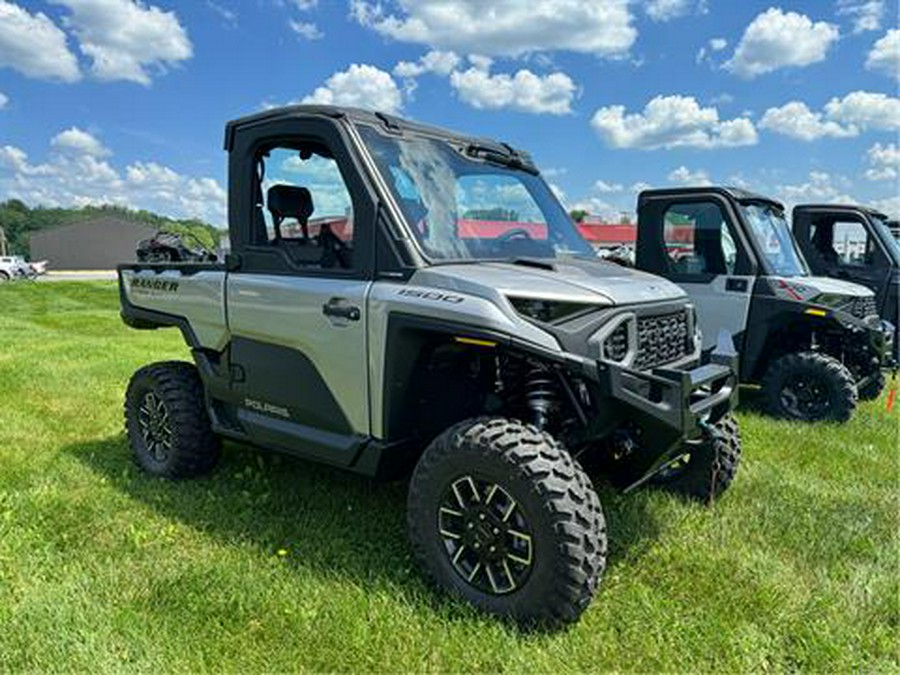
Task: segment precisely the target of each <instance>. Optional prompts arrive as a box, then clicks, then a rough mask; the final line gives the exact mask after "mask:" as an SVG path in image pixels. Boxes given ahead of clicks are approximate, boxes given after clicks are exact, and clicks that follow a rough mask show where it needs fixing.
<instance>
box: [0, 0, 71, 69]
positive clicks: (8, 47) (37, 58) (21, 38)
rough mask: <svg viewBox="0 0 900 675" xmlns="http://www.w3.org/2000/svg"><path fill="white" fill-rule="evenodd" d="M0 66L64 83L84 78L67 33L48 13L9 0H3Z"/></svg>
mask: <svg viewBox="0 0 900 675" xmlns="http://www.w3.org/2000/svg"><path fill="white" fill-rule="evenodd" d="M0 68H12V69H13V70H18V71H19V72H20V73H22V74H23V75H26V76H28V77H35V78H40V79H49V80H61V81H63V82H75V81H77V80H79V79H80V78H81V72H80V70H79V68H78V60H77V59H76V58H75V55H74V54H73V53H72V52H71V51H69V47H68V45H67V44H66V34H65V33H63V31H62V30H61V29H60V28H59V27H58V26H57V25H56V24H55V23H53V21H52V20H50V19H49V18H48V17H47V15H46V14H43V13H41V12H37V13H36V14H29V13H28V12H27V11H26V10H24V9H22V8H21V7H19V6H18V5H16V4H14V3H12V2H7V0H0Z"/></svg>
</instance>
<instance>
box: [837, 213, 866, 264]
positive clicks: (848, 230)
mask: <svg viewBox="0 0 900 675" xmlns="http://www.w3.org/2000/svg"><path fill="white" fill-rule="evenodd" d="M872 244H873V242H871V241H869V233H868V232H867V231H866V228H865V226H864V225H863V224H862V223H860V222H858V221H836V222H835V223H834V226H833V228H832V233H831V246H832V248H833V250H834V252H835V254H836V256H837V262H838V264H841V265H852V266H862V265H868V264H869V263H870V262H871V260H872V252H873V251H872Z"/></svg>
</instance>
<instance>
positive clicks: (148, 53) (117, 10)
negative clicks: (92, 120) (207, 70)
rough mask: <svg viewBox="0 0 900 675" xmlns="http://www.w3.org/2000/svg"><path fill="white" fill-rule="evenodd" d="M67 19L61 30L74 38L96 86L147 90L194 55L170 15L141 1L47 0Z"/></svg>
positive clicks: (186, 37) (172, 15)
mask: <svg viewBox="0 0 900 675" xmlns="http://www.w3.org/2000/svg"><path fill="white" fill-rule="evenodd" d="M51 2H53V3H54V4H59V5H65V6H66V7H68V8H69V10H71V12H72V13H71V15H70V16H67V17H65V18H64V19H63V22H64V24H65V25H66V26H67V27H68V28H70V29H71V30H72V32H73V33H75V36H76V37H77V38H78V40H79V48H80V49H81V51H82V53H83V54H84V55H85V56H87V57H88V58H90V59H91V72H92V73H93V75H94V77H96V78H97V79H99V80H106V81H111V80H128V81H131V82H137V83H139V84H143V85H149V84H150V82H151V75H152V74H153V73H158V72H164V71H165V70H166V69H167V68H170V67H172V66H174V65H176V64H178V63H180V62H181V61H185V60H187V59H189V58H191V56H192V55H193V47H192V45H191V41H190V40H189V39H188V35H187V32H186V31H185V29H184V27H183V26H182V25H181V23H179V21H178V17H177V16H176V15H175V13H174V12H167V11H163V10H161V9H160V8H159V7H156V6H154V5H146V4H144V3H143V2H141V1H140V0H51Z"/></svg>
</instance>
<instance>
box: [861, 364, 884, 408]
mask: <svg viewBox="0 0 900 675" xmlns="http://www.w3.org/2000/svg"><path fill="white" fill-rule="evenodd" d="M886 382H887V380H886V378H885V377H884V371H882V370H881V369H880V368H879V369H878V370H877V371H875V372H874V373H873V374H872V379H871V380H869V382H868V383H867V384H866V385H865V386H863V387H859V390H858V391H859V400H860V401H874V400H875V399H876V398H878V397H879V396H881V392H882V391H884V385H885V384H886Z"/></svg>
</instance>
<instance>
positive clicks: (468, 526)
mask: <svg viewBox="0 0 900 675" xmlns="http://www.w3.org/2000/svg"><path fill="white" fill-rule="evenodd" d="M466 527H467V528H469V529H470V530H471V529H472V528H473V527H475V523H467V524H466Z"/></svg>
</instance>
